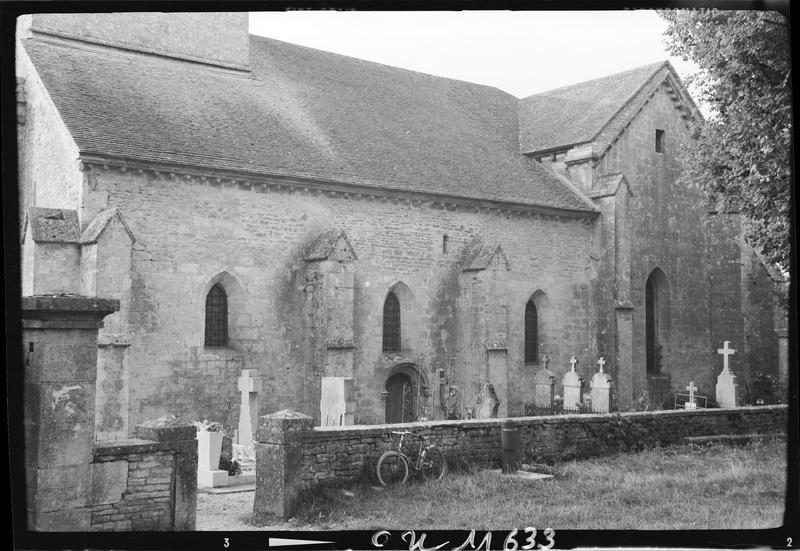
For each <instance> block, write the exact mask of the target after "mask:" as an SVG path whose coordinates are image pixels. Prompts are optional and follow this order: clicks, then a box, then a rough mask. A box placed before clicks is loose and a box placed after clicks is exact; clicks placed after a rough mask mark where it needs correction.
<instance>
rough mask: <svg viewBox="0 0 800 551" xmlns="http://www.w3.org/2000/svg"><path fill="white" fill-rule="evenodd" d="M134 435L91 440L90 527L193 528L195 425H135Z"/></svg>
mask: <svg viewBox="0 0 800 551" xmlns="http://www.w3.org/2000/svg"><path fill="white" fill-rule="evenodd" d="M136 436H137V437H138V438H137V439H131V440H118V441H109V442H97V443H96V444H95V448H94V461H93V469H92V496H91V503H92V516H91V530H113V531H131V530H135V531H141V530H148V531H158V530H194V528H195V522H194V521H195V509H196V506H197V482H196V476H197V475H196V472H197V440H195V428H194V427H193V426H177V427H158V428H153V427H146V426H141V425H140V426H138V427H136Z"/></svg>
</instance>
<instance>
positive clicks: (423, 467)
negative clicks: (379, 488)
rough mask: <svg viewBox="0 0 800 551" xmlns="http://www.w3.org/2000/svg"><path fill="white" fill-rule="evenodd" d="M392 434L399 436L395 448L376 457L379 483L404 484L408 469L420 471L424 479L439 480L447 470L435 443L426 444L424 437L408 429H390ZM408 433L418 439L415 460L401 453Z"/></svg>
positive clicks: (388, 484)
mask: <svg viewBox="0 0 800 551" xmlns="http://www.w3.org/2000/svg"><path fill="white" fill-rule="evenodd" d="M392 434H393V435H395V436H399V437H400V442H399V443H398V444H397V449H396V450H388V451H386V452H384V453H383V454H382V455H381V456H380V458H378V463H377V465H376V466H375V471H376V473H377V475H378V481H380V483H381V485H383V486H391V485H394V484H405V482H406V480H408V475H409V471H410V469H413V470H414V471H416V472H421V473H422V476H424V477H425V479H426V480H440V479H441V478H442V477H443V476H444V473H445V472H446V471H447V463H446V462H445V460H444V455H443V454H442V451H441V450H440V449H439V448H438V447H437V446H436V445H435V444H430V445H427V446H426V445H425V440H427V438H426V437H424V436H422V435H415V434H414V433H413V432H410V431H392ZM409 434H410V435H412V436H416V437H417V438H419V441H420V442H419V451H418V452H417V458H416V460H412V459H411V458H410V457H408V456H407V455H406V454H405V453H403V439H404V438H405V437H406V436H407V435H409Z"/></svg>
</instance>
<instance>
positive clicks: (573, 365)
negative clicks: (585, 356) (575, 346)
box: [569, 356, 578, 371]
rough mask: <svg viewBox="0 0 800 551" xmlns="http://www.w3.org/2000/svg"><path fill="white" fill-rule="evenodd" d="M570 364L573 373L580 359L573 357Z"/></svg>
mask: <svg viewBox="0 0 800 551" xmlns="http://www.w3.org/2000/svg"><path fill="white" fill-rule="evenodd" d="M569 363H570V365H571V366H572V371H575V365H576V364H577V363H578V358H576V357H575V356H572V357H571V358H570V359H569Z"/></svg>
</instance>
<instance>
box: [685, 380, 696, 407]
mask: <svg viewBox="0 0 800 551" xmlns="http://www.w3.org/2000/svg"><path fill="white" fill-rule="evenodd" d="M686 390H688V391H689V401H690V402H694V391H695V390H697V387H696V386H694V381H690V382H689V386H687V387H686Z"/></svg>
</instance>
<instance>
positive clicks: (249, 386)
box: [237, 369, 261, 448]
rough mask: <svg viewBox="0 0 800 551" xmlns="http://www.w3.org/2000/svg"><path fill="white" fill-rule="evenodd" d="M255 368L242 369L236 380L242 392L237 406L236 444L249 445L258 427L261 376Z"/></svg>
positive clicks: (246, 446)
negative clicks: (237, 435)
mask: <svg viewBox="0 0 800 551" xmlns="http://www.w3.org/2000/svg"><path fill="white" fill-rule="evenodd" d="M257 373H258V372H257V371H256V370H255V369H243V370H242V374H241V376H240V377H239V380H238V383H239V384H238V389H239V392H241V393H242V402H241V406H240V408H239V432H238V434H239V441H238V442H237V444H239V445H240V446H244V447H245V448H248V447H250V445H251V444H252V443H253V433H254V432H255V430H256V429H257V428H258V395H259V393H260V392H261V377H258V376H257Z"/></svg>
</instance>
